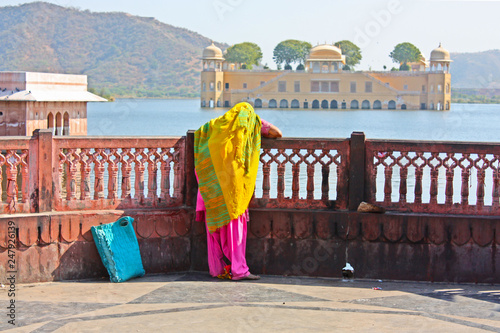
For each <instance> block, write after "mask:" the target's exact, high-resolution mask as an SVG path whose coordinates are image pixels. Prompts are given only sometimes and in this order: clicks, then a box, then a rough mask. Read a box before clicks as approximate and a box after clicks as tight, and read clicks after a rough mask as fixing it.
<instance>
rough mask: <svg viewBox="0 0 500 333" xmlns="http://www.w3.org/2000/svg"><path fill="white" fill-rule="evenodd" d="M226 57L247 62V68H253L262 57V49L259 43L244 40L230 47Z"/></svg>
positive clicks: (241, 62)
mask: <svg viewBox="0 0 500 333" xmlns="http://www.w3.org/2000/svg"><path fill="white" fill-rule="evenodd" d="M224 58H225V59H226V61H228V62H232V63H236V64H245V65H246V68H248V69H252V65H258V64H259V61H260V60H261V59H262V51H261V49H260V47H259V46H258V45H257V44H255V43H250V42H244V43H240V44H235V45H233V46H231V47H229V48H228V49H227V52H226V54H225V55H224Z"/></svg>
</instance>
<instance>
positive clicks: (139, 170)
mask: <svg viewBox="0 0 500 333" xmlns="http://www.w3.org/2000/svg"><path fill="white" fill-rule="evenodd" d="M145 161H146V155H145V154H144V149H143V148H136V151H135V154H134V162H135V198H136V199H137V200H138V201H139V203H141V204H142V203H143V202H144V171H145V170H146V167H145V166H144V162H145Z"/></svg>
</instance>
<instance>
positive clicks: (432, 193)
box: [429, 167, 453, 205]
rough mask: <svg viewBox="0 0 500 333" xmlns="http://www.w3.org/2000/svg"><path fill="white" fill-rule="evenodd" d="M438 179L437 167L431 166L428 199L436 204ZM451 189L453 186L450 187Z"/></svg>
mask: <svg viewBox="0 0 500 333" xmlns="http://www.w3.org/2000/svg"><path fill="white" fill-rule="evenodd" d="M438 179H439V169H438V168H436V167H431V187H430V191H429V192H430V193H429V194H430V201H429V203H430V204H432V205H437V195H438ZM451 190H452V191H453V187H452V188H451Z"/></svg>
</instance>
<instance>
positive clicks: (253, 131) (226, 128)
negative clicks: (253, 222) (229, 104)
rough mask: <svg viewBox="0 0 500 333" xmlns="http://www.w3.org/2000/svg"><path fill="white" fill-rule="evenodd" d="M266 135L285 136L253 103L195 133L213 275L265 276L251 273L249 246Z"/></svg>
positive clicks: (200, 205) (201, 216) (201, 213)
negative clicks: (252, 205) (251, 210)
mask: <svg viewBox="0 0 500 333" xmlns="http://www.w3.org/2000/svg"><path fill="white" fill-rule="evenodd" d="M261 135H262V136H265V137H271V138H279V137H281V131H280V130H279V129H278V128H277V127H276V126H274V125H272V124H270V123H268V122H266V121H264V120H261V119H260V117H259V116H258V115H257V114H256V113H255V111H254V110H253V108H252V106H251V105H250V104H248V103H239V104H237V105H235V106H234V107H233V108H232V109H231V110H229V111H228V112H226V113H225V114H224V115H222V116H220V117H218V118H216V119H212V120H210V121H209V122H208V123H206V124H205V125H203V126H202V127H200V128H199V129H198V130H197V131H196V132H195V143H194V157H195V169H196V176H197V178H198V201H197V204H196V220H197V221H204V222H206V228H207V247H208V266H209V270H210V274H211V275H212V276H213V277H219V278H222V279H232V280H243V279H247V280H257V279H259V278H260V277H259V276H258V275H254V274H251V273H250V270H249V268H248V266H247V263H246V259H245V251H246V238H247V221H248V205H249V204H250V200H251V199H252V195H253V192H254V189H255V180H256V178H257V169H258V166H259V161H260V139H261ZM224 256H225V257H226V258H227V259H228V260H229V261H230V264H229V265H228V264H227V263H226V262H225V261H224Z"/></svg>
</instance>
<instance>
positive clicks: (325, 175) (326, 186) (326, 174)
mask: <svg viewBox="0 0 500 333" xmlns="http://www.w3.org/2000/svg"><path fill="white" fill-rule="evenodd" d="M330 165H334V164H329V165H327V164H325V165H323V166H322V167H321V200H322V201H327V200H328V199H329V192H330V183H329V182H328V181H329V180H330ZM336 169H337V179H338V172H339V168H338V167H337V168H336ZM337 186H338V182H337ZM337 193H338V188H337Z"/></svg>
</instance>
